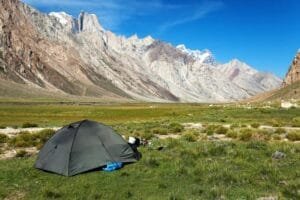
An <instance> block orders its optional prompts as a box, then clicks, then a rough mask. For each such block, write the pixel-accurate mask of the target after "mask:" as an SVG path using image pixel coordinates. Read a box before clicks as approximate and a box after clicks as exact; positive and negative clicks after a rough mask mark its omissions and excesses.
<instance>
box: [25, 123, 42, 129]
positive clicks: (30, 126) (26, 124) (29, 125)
mask: <svg viewBox="0 0 300 200" xmlns="http://www.w3.org/2000/svg"><path fill="white" fill-rule="evenodd" d="M38 126H39V125H38V124H35V123H30V122H25V123H23V124H22V128H35V127H38Z"/></svg>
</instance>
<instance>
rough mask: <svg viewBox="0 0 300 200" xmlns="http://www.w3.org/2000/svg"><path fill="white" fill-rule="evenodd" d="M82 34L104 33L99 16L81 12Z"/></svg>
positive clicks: (79, 17)
mask: <svg viewBox="0 0 300 200" xmlns="http://www.w3.org/2000/svg"><path fill="white" fill-rule="evenodd" d="M78 22H79V31H80V32H97V31H104V28H103V27H102V26H101V25H100V23H99V20H98V17H97V15H95V14H90V13H88V12H85V11H81V12H80V14H79V16H78Z"/></svg>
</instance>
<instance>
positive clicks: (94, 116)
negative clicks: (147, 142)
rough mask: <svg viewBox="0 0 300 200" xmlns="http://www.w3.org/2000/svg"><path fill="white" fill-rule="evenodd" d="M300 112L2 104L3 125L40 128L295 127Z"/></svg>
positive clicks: (195, 106) (227, 107)
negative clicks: (81, 123) (84, 124)
mask: <svg viewBox="0 0 300 200" xmlns="http://www.w3.org/2000/svg"><path fill="white" fill-rule="evenodd" d="M299 113H300V109H299V108H298V109H296V108H295V109H289V110H287V109H281V108H278V107H274V108H272V107H271V108H261V107H255V106H253V107H251V108H249V107H246V106H245V107H236V106H230V105H225V106H223V105H219V106H214V107H210V106H208V105H201V104H200V105H199V104H120V105H118V104H112V105H78V104H75V105H65V104H62V105H60V104H59V103H58V104H47V103H44V104H38V103H32V104H30V103H28V104H22V103H21V104H15V103H13V104H5V103H2V104H0V116H1V120H0V126H21V125H22V124H23V123H26V122H30V123H36V124H38V125H40V126H61V125H64V124H68V123H70V122H74V121H76V120H82V119H91V120H96V121H101V122H104V123H108V124H110V125H113V124H119V123H122V124H124V123H125V124H127V123H135V122H137V123H140V122H161V121H172V122H202V123H221V124H222V123H223V124H224V123H230V124H232V123H241V124H251V123H255V122H259V123H263V124H266V125H267V124H270V125H273V124H274V123H276V122H278V123H280V124H282V125H287V126H289V125H292V122H293V119H294V118H296V117H299Z"/></svg>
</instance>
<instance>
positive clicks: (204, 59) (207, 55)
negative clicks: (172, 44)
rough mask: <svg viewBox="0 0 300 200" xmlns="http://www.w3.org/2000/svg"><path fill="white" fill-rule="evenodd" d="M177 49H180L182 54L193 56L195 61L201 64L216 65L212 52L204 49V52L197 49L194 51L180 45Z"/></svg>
mask: <svg viewBox="0 0 300 200" xmlns="http://www.w3.org/2000/svg"><path fill="white" fill-rule="evenodd" d="M176 48H177V49H179V50H180V51H181V52H183V53H185V54H187V55H189V56H192V57H193V58H194V59H195V60H197V61H200V62H201V63H207V64H213V65H214V64H215V59H214V56H213V54H212V53H211V51H210V50H208V49H204V50H202V51H200V50H198V49H196V50H192V49H189V48H187V47H186V46H185V45H184V44H179V45H177V46H176Z"/></svg>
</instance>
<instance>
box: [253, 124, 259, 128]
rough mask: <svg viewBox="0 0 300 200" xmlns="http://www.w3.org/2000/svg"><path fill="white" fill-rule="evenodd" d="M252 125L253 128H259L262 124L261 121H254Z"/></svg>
mask: <svg viewBox="0 0 300 200" xmlns="http://www.w3.org/2000/svg"><path fill="white" fill-rule="evenodd" d="M251 127H252V128H259V127H260V124H259V123H252V124H251Z"/></svg>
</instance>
